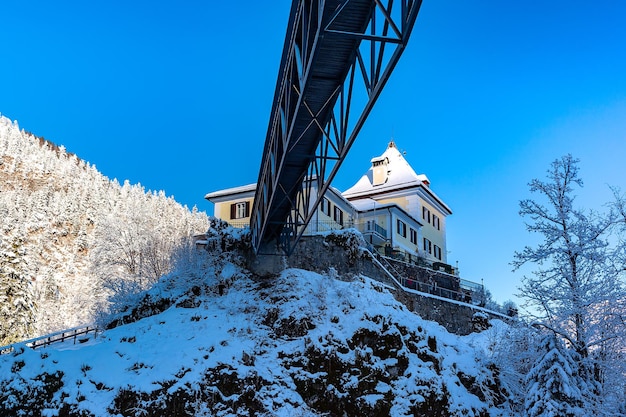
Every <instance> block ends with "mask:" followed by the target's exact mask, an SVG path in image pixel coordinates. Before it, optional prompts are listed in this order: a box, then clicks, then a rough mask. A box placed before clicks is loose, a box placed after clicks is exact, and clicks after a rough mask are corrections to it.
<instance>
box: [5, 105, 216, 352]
mask: <svg viewBox="0 0 626 417" xmlns="http://www.w3.org/2000/svg"><path fill="white" fill-rule="evenodd" d="M85 140H88V138H85ZM207 228H208V220H207V216H206V215H205V214H204V213H198V212H196V211H190V210H189V209H188V208H187V207H183V206H181V205H180V204H179V203H177V202H176V201H175V200H174V199H173V198H172V197H168V196H166V195H165V193H164V192H149V191H146V190H145V189H144V188H143V187H142V186H141V185H139V184H137V185H131V184H129V183H128V182H125V183H124V184H119V183H118V182H117V181H116V180H110V179H108V178H107V177H105V176H103V175H102V174H101V173H100V172H99V171H98V170H97V169H96V168H95V166H93V165H89V164H88V163H86V162H84V161H82V160H80V159H79V158H78V157H77V156H75V155H73V154H71V153H69V152H67V151H66V150H65V149H64V148H63V147H62V146H56V145H54V144H53V143H50V142H48V141H46V140H45V139H43V138H38V137H36V136H34V135H32V134H29V133H27V132H25V131H23V130H20V128H19V126H18V124H17V123H16V122H12V121H10V120H9V119H7V118H6V117H3V116H1V115H0V345H4V344H8V343H11V342H13V341H17V340H23V339H26V338H29V337H33V336H37V335H41V334H45V333H49V332H51V331H55V330H60V329H64V328H68V327H73V326H78V325H84V324H89V323H91V322H93V321H94V319H95V318H96V316H97V315H98V314H99V313H100V312H101V311H106V310H107V309H108V307H109V305H110V303H111V301H113V300H114V299H115V298H116V297H117V298H119V297H120V296H121V295H123V294H124V293H129V292H133V291H137V290H141V289H146V288H148V287H149V286H151V285H152V283H154V282H155V281H156V279H158V277H160V276H161V275H163V274H164V273H167V272H169V271H170V270H171V259H170V258H171V254H172V252H173V251H174V250H175V249H176V248H177V247H178V246H180V244H181V242H182V240H183V239H184V238H185V237H189V236H191V235H194V234H197V233H204V232H205V231H206V229H207Z"/></svg>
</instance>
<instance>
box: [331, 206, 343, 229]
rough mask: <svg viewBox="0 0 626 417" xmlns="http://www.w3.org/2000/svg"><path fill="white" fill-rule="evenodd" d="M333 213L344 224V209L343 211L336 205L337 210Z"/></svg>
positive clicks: (337, 220)
mask: <svg viewBox="0 0 626 417" xmlns="http://www.w3.org/2000/svg"><path fill="white" fill-rule="evenodd" d="M333 214H334V217H333V219H334V220H335V221H336V222H337V223H339V224H340V225H342V226H343V211H341V209H340V208H339V207H337V206H335V211H334V212H333Z"/></svg>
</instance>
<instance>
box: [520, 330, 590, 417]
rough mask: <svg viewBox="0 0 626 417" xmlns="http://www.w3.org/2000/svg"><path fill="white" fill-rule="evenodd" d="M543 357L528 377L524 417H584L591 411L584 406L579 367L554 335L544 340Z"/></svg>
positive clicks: (540, 357)
mask: <svg viewBox="0 0 626 417" xmlns="http://www.w3.org/2000/svg"><path fill="white" fill-rule="evenodd" d="M539 350H540V353H541V355H540V356H539V358H538V361H537V363H536V364H535V365H534V366H533V368H532V369H531V370H530V372H529V373H528V375H527V377H526V382H527V387H528V390H527V393H526V398H525V401H524V408H525V413H524V415H525V417H583V416H588V415H589V414H588V412H591V410H592V407H591V406H590V405H589V404H587V403H586V402H585V397H584V395H583V392H584V385H585V382H584V380H583V379H582V378H581V377H580V375H579V373H578V368H579V363H577V362H576V360H575V359H574V358H573V357H572V353H573V354H574V355H576V353H575V352H570V351H568V350H567V349H566V348H565V347H564V346H563V344H562V343H561V341H560V340H559V339H558V338H557V336H556V335H555V334H554V333H550V334H549V335H547V336H546V337H544V338H543V340H542V341H541V343H540V345H539Z"/></svg>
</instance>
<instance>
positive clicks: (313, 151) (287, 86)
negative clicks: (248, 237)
mask: <svg viewBox="0 0 626 417" xmlns="http://www.w3.org/2000/svg"><path fill="white" fill-rule="evenodd" d="M420 6H421V0H396V1H394V0H386V1H383V0H294V2H293V4H292V9H291V13H290V18H289V24H288V27H287V36H286V38H285V45H284V48H283V55H282V59H281V65H280V72H279V76H278V81H277V84H276V90H275V94H274V102H273V105H272V111H271V114H270V123H269V127H268V131H267V136H266V140H265V147H264V151H263V158H262V162H261V168H260V170H259V179H258V181H257V189H256V194H255V200H254V205H253V209H252V214H251V221H250V228H251V233H252V246H253V249H254V250H255V252H256V253H260V252H261V250H262V247H263V246H264V245H265V244H272V243H275V244H276V245H277V246H279V247H280V248H281V249H282V250H283V251H284V252H285V253H286V254H287V255H289V254H291V252H292V251H293V248H294V247H295V245H296V243H297V242H298V240H299V239H300V237H301V236H302V234H303V233H304V231H305V229H306V226H307V225H308V223H309V222H310V220H311V218H312V216H313V214H314V213H315V210H316V209H317V207H318V206H319V204H320V202H321V199H322V197H323V195H324V194H325V193H326V191H327V190H328V187H329V186H330V183H331V181H332V179H333V178H334V177H335V175H336V173H337V171H338V169H339V167H340V166H341V163H342V162H343V160H344V158H345V157H346V155H347V153H348V151H349V149H350V147H351V146H352V144H353V142H354V140H355V139H356V136H357V135H358V133H359V131H360V130H361V128H362V126H363V124H364V122H365V120H366V119H367V117H368V115H369V113H370V111H371V110H372V108H373V106H374V103H375V102H376V100H377V99H378V97H379V95H380V93H381V91H382V89H383V87H384V86H385V84H386V82H387V81H388V79H389V77H390V75H391V72H392V71H393V69H394V68H395V66H396V64H397V62H398V60H399V59H400V56H401V55H402V52H403V51H404V49H405V47H406V45H407V42H408V39H409V36H410V34H411V31H412V29H413V25H414V23H415V20H416V19H417V15H418V12H419V9H420ZM271 253H275V252H274V251H271Z"/></svg>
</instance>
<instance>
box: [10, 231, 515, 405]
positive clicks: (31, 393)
mask: <svg viewBox="0 0 626 417" xmlns="http://www.w3.org/2000/svg"><path fill="white" fill-rule="evenodd" d="M219 238H220V239H225V237H224V236H223V235H222V236H221V237H219ZM239 244H240V242H239V241H237V240H233V239H232V237H226V243H224V244H223V245H219V246H217V247H218V248H220V247H226V248H227V251H226V252H222V251H221V250H220V249H217V250H216V251H215V252H205V251H199V252H198V253H196V255H195V256H194V257H192V259H190V260H188V262H187V263H186V264H185V266H184V267H181V268H180V269H179V271H178V272H177V273H174V274H170V275H169V276H167V277H165V278H164V279H163V280H161V282H160V283H159V284H158V285H157V286H155V287H154V288H153V289H152V290H150V291H149V292H148V293H146V294H145V295H144V297H143V299H142V301H141V302H140V303H139V304H137V305H136V306H133V308H132V309H130V308H129V309H128V311H127V312H126V313H124V314H123V315H121V316H118V317H117V318H116V320H114V321H113V323H114V325H115V326H116V327H113V328H110V329H109V330H106V331H104V332H103V333H102V334H100V335H99V336H98V337H97V338H95V339H92V340H89V341H87V342H85V343H82V344H77V345H74V344H72V343H71V342H69V343H68V344H66V345H56V346H53V347H49V348H46V349H40V350H35V351H34V350H30V349H29V348H27V347H18V348H17V349H16V351H15V352H14V353H13V354H10V355H4V356H1V357H0V381H1V382H0V386H2V388H1V389H0V391H1V393H0V415H16V416H19V415H47V416H56V415H62V416H79V415H80V416H89V415H94V416H110V415H112V416H120V415H122V416H214V415H216V416H235V415H246V416H247V415H259V416H261V415H263V416H317V415H332V416H336V415H337V416H338V415H345V416H373V415H380V416H385V415H393V416H404V415H428V416H494V415H502V414H506V413H505V409H506V403H505V400H506V397H505V394H504V391H503V390H502V388H501V387H500V383H499V381H498V373H497V370H496V368H495V367H494V366H492V365H490V364H489V363H487V362H486V361H485V359H484V358H483V355H482V353H481V352H480V351H477V350H476V349H475V348H474V347H471V346H470V344H468V343H466V340H465V339H464V338H462V337H459V336H455V335H452V334H449V333H448V332H446V331H445V329H443V328H442V327H441V326H439V325H437V324H436V323H433V322H427V321H425V320H422V319H420V318H419V317H418V316H416V315H415V314H414V313H412V312H410V311H408V310H407V309H406V308H405V307H404V306H403V305H402V304H401V303H399V302H397V301H396V300H395V299H394V298H393V296H392V295H391V294H390V293H388V292H387V290H386V289H385V288H384V287H383V286H382V285H380V284H379V283H378V282H376V281H372V280H370V279H368V278H366V277H354V278H351V279H347V280H345V279H346V278H347V277H343V278H344V280H342V279H341V277H337V276H336V273H335V272H334V271H333V270H331V271H329V273H328V274H326V275H320V274H317V273H313V272H309V271H304V270H299V269H287V270H285V271H284V272H283V273H282V274H281V275H280V276H277V277H275V278H273V279H269V280H268V279H264V280H261V279H257V278H255V277H254V276H253V275H252V274H251V273H250V272H249V271H247V270H246V269H245V268H244V267H243V260H242V258H241V257H240V255H239V254H238V253H239V252H238V251H237V250H236V248H237V246H238V245H239ZM229 248H230V249H231V250H228V249H229ZM122 323H126V324H122ZM476 337H477V336H476V335H474V336H472V339H473V343H472V346H473V345H477V344H478V343H477V342H476Z"/></svg>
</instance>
